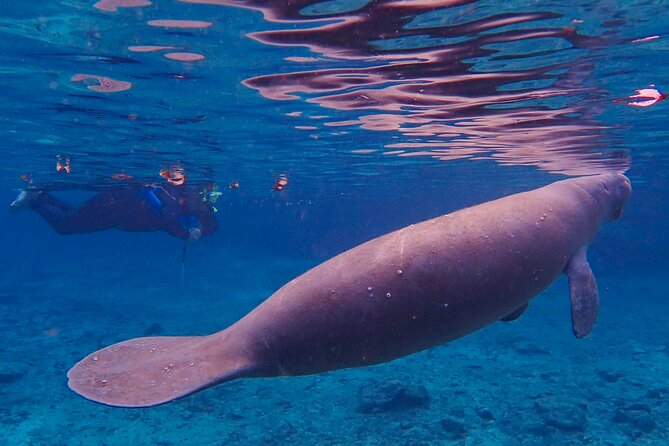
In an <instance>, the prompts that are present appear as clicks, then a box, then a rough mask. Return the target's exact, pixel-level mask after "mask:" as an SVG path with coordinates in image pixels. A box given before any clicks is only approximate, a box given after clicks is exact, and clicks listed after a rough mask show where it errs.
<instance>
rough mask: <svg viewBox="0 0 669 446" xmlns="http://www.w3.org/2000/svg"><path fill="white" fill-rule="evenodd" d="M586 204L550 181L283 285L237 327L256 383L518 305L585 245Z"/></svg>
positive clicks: (466, 324)
mask: <svg viewBox="0 0 669 446" xmlns="http://www.w3.org/2000/svg"><path fill="white" fill-rule="evenodd" d="M589 200H590V197H588V196H587V194H586V195H583V194H581V190H580V189H579V188H578V187H577V188H574V187H573V185H571V184H569V181H565V182H558V183H555V184H553V185H549V186H547V187H544V188H541V189H537V190H534V191H530V192H526V193H521V194H516V195H513V196H510V197H505V198H502V199H500V200H496V201H492V202H489V203H485V204H482V205H478V206H474V207H471V208H468V209H464V210H461V211H458V212H455V213H453V214H449V215H445V216H442V217H439V218H436V219H432V220H429V221H426V222H422V223H419V224H416V225H411V226H409V227H407V228H404V229H401V230H399V231H396V232H393V233H390V234H387V235H385V236H382V237H379V238H377V239H374V240H371V241H369V242H367V243H365V244H363V245H360V246H358V247H356V248H353V249H351V250H349V251H346V252H344V253H342V254H340V255H338V256H337V257H335V258H333V259H331V260H329V261H327V262H325V263H323V264H321V265H319V266H317V267H316V268H314V269H312V270H310V271H308V272H307V273H305V274H303V275H302V276H300V277H298V278H297V279H295V280H293V281H292V282H290V283H288V284H286V285H285V286H284V287H282V288H281V289H280V290H278V291H277V292H276V293H275V294H274V295H272V296H271V297H270V298H269V299H268V300H267V301H265V302H264V303H263V304H262V305H261V306H260V307H258V308H257V309H256V310H254V311H253V312H252V313H251V314H249V315H248V316H247V317H246V318H245V319H247V320H248V321H249V323H250V325H251V326H253V327H254V334H253V335H254V336H257V338H258V339H262V342H263V343H264V344H265V345H266V346H267V348H266V349H265V350H263V352H262V353H261V356H263V358H264V362H265V363H266V366H267V374H275V373H283V374H303V373H314V372H319V371H324V370H331V369H334V368H342V367H352V366H362V365H368V364H373V363H378V362H383V361H387V360H390V359H394V358H397V357H400V356H403V355H406V354H409V353H413V352H416V351H418V350H422V349H424V348H428V347H430V346H432V345H435V344H439V343H443V342H446V341H449V340H451V339H455V338H457V337H460V336H463V335H465V334H467V333H470V332H472V331H474V330H477V329H479V328H481V327H483V326H485V325H487V324H489V323H491V322H493V321H495V320H498V319H500V318H502V317H504V316H506V315H508V314H509V313H511V312H513V311H514V310H515V309H516V308H518V307H520V306H522V305H523V304H525V303H526V302H527V301H528V300H529V299H530V298H531V297H533V296H534V295H536V294H537V293H539V292H540V291H541V290H543V289H545V288H546V287H547V286H548V285H550V284H551V283H552V282H553V281H554V280H555V278H556V277H557V276H558V275H560V274H561V273H562V272H563V269H564V266H565V265H566V263H567V261H568V260H569V258H570V257H571V255H572V254H573V253H574V252H576V251H577V250H578V248H580V247H581V246H583V245H585V244H587V243H589V242H590V240H591V239H592V237H593V235H594V233H595V231H596V229H597V227H598V226H599V224H600V222H601V217H600V213H599V211H598V209H596V207H593V206H594V203H592V202H590V201H589Z"/></svg>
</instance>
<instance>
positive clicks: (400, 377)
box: [0, 0, 669, 445]
mask: <svg viewBox="0 0 669 446" xmlns="http://www.w3.org/2000/svg"><path fill="white" fill-rule="evenodd" d="M117 3H118V2H117ZM127 3H128V5H133V4H134V6H128V7H118V8H116V10H113V9H114V7H113V4H114V2H112V1H109V0H107V1H103V2H98V3H95V2H94V1H87V2H82V1H74V0H67V1H58V2H53V1H43V0H42V1H33V2H19V1H17V0H7V1H4V2H3V3H2V4H1V5H0V61H1V63H0V105H1V106H2V110H3V112H2V113H0V135H2V145H1V146H0V147H1V150H2V158H1V160H2V162H1V163H0V174H1V175H2V178H3V179H4V185H5V187H4V188H2V189H1V190H0V202H2V203H6V204H7V205H9V203H11V202H12V200H13V199H14V198H15V197H16V194H17V193H18V192H19V191H20V190H22V189H24V188H26V187H28V186H29V182H30V183H31V184H32V185H33V186H35V187H39V188H42V189H44V190H48V191H51V192H52V193H53V194H54V195H57V196H58V197H60V198H62V199H64V200H67V201H69V202H71V203H81V202H83V201H84V200H86V199H87V198H89V197H90V196H91V195H92V194H94V193H96V192H99V191H101V190H106V189H107V188H114V187H118V186H119V184H124V181H125V180H123V179H119V178H120V177H119V174H124V175H129V176H132V177H133V179H132V181H137V182H140V183H151V184H160V183H161V182H163V181H164V178H162V177H161V176H160V175H159V172H161V170H165V169H168V170H169V169H170V168H173V167H174V166H178V167H180V168H183V169H184V170H185V172H186V174H187V176H188V181H189V184H202V183H205V182H216V183H217V184H218V185H219V186H220V190H221V192H222V195H221V197H220V198H219V199H218V202H217V203H216V208H217V209H218V212H217V218H218V220H219V224H220V228H219V230H218V231H217V232H215V233H214V234H213V235H212V236H210V237H207V238H203V239H201V240H199V241H197V242H192V243H189V244H188V250H187V256H186V262H185V264H182V247H183V242H182V241H181V240H179V239H177V238H175V237H172V236H170V235H168V234H166V233H164V232H160V231H158V232H146V233H135V232H121V231H115V230H110V231H103V232H96V233H91V234H85V235H68V236H62V235H59V234H57V233H56V232H55V231H53V229H52V228H51V227H50V226H49V225H48V224H47V223H45V222H44V221H43V220H42V219H40V218H39V216H38V215H37V214H36V213H34V212H30V211H28V210H26V211H23V212H17V213H11V214H10V212H9V211H6V212H2V213H0V219H1V220H0V227H2V228H3V229H4V231H3V232H4V234H5V237H4V239H3V253H4V255H3V256H2V259H0V265H1V268H0V333H1V336H0V426H1V428H0V444H3V445H4V444H6V445H65V444H67V445H98V444H99V445H103V444H104V445H128V444H157V445H177V444H179V445H183V444H188V445H220V444H245V445H258V444H265V445H283V444H291V445H292V444H327V445H339V444H361V445H377V444H378V445H380V444H384V445H387V444H401V445H441V444H466V445H517V444H527V445H535V444H536V445H545V444H555V445H563V444H564V445H573V444H592V445H629V444H648V445H661V444H667V443H668V442H669V421H667V420H669V403H668V402H667V396H668V395H669V385H667V382H668V380H669V344H668V342H667V339H669V336H668V335H669V328H668V327H669V324H667V315H668V314H669V304H668V303H667V300H666V294H667V285H666V283H667V273H666V271H667V266H668V265H669V248H668V247H669V240H668V237H667V235H666V234H667V233H669V231H668V229H669V228H668V225H667V219H666V217H665V215H666V213H667V211H669V205H667V202H666V196H667V190H668V189H669V176H668V175H667V172H668V171H669V156H668V155H669V151H668V150H667V148H666V147H665V140H666V139H667V129H666V125H665V124H666V122H667V121H668V118H669V117H668V112H667V110H669V109H668V108H667V107H668V105H667V104H669V102H662V101H658V102H657V103H655V104H652V105H649V106H647V107H638V106H634V105H629V104H630V103H632V104H633V103H634V102H636V101H637V99H634V98H630V96H632V95H634V94H635V91H636V90H640V89H650V88H653V89H656V90H658V91H659V92H662V91H664V90H665V89H666V90H667V91H669V85H668V83H667V80H666V69H665V66H666V64H667V62H669V59H668V58H667V36H666V35H665V34H664V33H665V32H666V29H667V26H669V19H667V18H666V17H669V15H667V12H668V11H667V9H668V8H667V5H666V4H665V3H663V2H651V1H641V0H639V1H634V2H624V5H623V4H622V2H617V3H615V2H595V1H592V0H590V1H585V0H584V1H578V2H567V3H569V4H568V5H565V2H553V1H546V2H539V3H536V2H532V3H528V2H516V1H509V2H494V1H459V2H440V1H433V2H420V1H405V2H392V1H386V2H366V1H353V0H350V1H343V0H342V1H328V2H314V1H309V0H301V1H297V2H272V1H269V0H267V1H263V0H239V1H233V0H230V1H227V0H221V1H215V0H211V1H209V2H206V1H198V0H191V1H190V2H183V1H161V0H155V1H152V4H149V5H141V3H142V2H139V1H134V2H127ZM144 3H148V2H144ZM206 3H209V4H206ZM284 3H285V5H284ZM423 3H424V4H423ZM449 3H450V5H449ZM155 20H188V21H200V22H206V23H197V22H196V23H184V22H180V23H167V24H165V23H162V25H170V26H155V25H161V24H160V22H158V23H156V22H153V21H155ZM187 25H188V26H190V27H184V26H187ZM193 26H199V28H198V27H193ZM148 45H153V46H162V47H171V48H162V49H157V48H154V49H153V50H151V51H148V49H147V48H136V47H138V46H148ZM170 53H181V54H177V55H171V56H169V54H170ZM183 53H188V54H186V55H185V56H184V55H183ZM166 55H167V56H169V57H172V59H170V58H168V57H166ZM185 57H189V58H191V59H197V60H193V61H183V60H174V58H177V59H184V58H185ZM117 90H118V91H117ZM58 165H60V166H61V168H60V169H57V166H58ZM64 166H67V167H68V168H67V169H66V168H65V167H64ZM68 170H69V173H68V172H67V171H68ZM605 171H626V172H627V175H628V176H629V178H630V179H631V181H632V184H633V187H634V194H633V197H632V200H631V201H630V203H629V205H628V206H627V207H626V209H625V211H624V214H623V217H622V219H621V220H619V221H616V222H614V223H611V224H607V225H605V226H603V228H602V230H601V232H600V234H599V237H598V238H597V240H596V241H595V242H594V243H593V245H592V247H591V248H590V250H589V257H590V263H591V265H592V269H593V270H594V272H595V275H596V276H597V279H598V283H599V289H600V295H601V313H600V316H599V320H598V323H597V325H596V327H595V330H594V332H593V333H592V334H591V335H590V336H589V337H587V338H585V339H580V340H579V339H575V338H574V337H573V335H572V333H571V327H570V325H571V323H570V320H569V298H568V289H567V283H566V280H565V279H559V280H558V281H557V282H556V283H555V284H554V285H553V286H552V287H551V288H549V289H548V290H547V291H545V292H544V293H542V294H541V295H540V296H538V297H537V298H536V299H535V300H533V301H532V302H531V304H530V307H529V310H528V311H527V312H526V313H525V314H524V315H523V316H522V317H521V318H520V319H519V320H517V321H515V322H513V323H508V324H502V323H497V324H493V325H491V326H489V327H487V328H485V329H483V330H481V331H479V332H476V333H474V334H472V335H469V336H467V337H465V338H462V339H460V340H457V341H455V342H452V343H450V344H448V345H445V346H441V347H436V348H433V349H431V350H428V351H425V352H421V353H417V354H414V355H411V356H408V357H405V358H401V359H399V360H396V361H393V362H390V363H386V364H382V365H378V366H374V367H368V368H364V369H354V370H340V371H334V372H329V373H325V374H320V375H314V376H306V377H292V378H272V379H247V380H240V381H235V382H231V383H226V384H224V385H221V386H218V387H214V388H211V389H207V390H205V391H203V392H200V393H197V394H194V395H191V396H188V397H186V398H184V399H181V400H178V401H176V402H173V403H169V404H166V405H163V406H159V407H154V408H148V409H135V410H129V409H119V408H111V407H106V406H102V405H99V404H96V403H93V402H90V401H87V400H85V399H83V398H81V397H79V396H77V395H76V394H75V393H73V392H72V391H70V390H69V389H68V387H67V379H66V373H67V371H68V370H69V369H70V367H72V366H73V365H74V364H75V363H76V362H77V361H79V360H80V359H81V358H82V357H84V356H85V355H87V354H89V353H91V352H93V351H95V350H97V349H100V348H102V347H105V346H107V345H110V344H113V343H115V342H119V341H122V340H125V339H129V338H134V337H139V336H146V335H204V334H209V333H213V332H216V331H218V330H221V329H223V328H225V327H227V326H228V325H230V324H232V323H233V322H235V321H236V320H238V319H239V318H241V317H242V316H243V315H245V314H246V313H247V312H248V311H250V310H251V309H253V308H254V307H256V306H257V305H258V304H259V303H260V302H262V301H263V300H264V299H265V298H266V297H268V296H269V295H270V294H272V292H274V291H275V290H276V289H277V288H279V287H280V286H281V285H283V284H285V283H286V282H288V281H289V280H291V279H293V278H294V277H296V276H298V275H300V274H301V273H303V272H304V271H306V270H307V269H309V268H311V267H312V266H315V265H317V264H318V263H320V262H322V261H324V260H326V259H328V258H330V257H332V256H334V255H336V254H338V253H340V252H342V251H345V250H346V249H349V248H351V247H353V246H355V245H357V244H359V243H362V242H364V241H366V240H369V239H371V238H373V237H376V236H379V235H382V234H385V233H387V232H389V231H392V230H394V229H398V228H401V227H403V226H406V225H408V224H411V223H415V222H418V221H421V220H424V219H427V218H431V217H434V216H437V215H441V214H445V213H448V212H451V211H454V210H457V209H460V208H463V207H466V206H469V205H473V204H477V203H482V202H485V201H488V200H492V199H494V198H498V197H501V196H504V195H509V194H512V193H516V192H520V191H523V190H528V189H532V188H535V187H538V186H541V185H544V184H547V183H549V182H551V181H555V180H558V179H563V178H565V177H566V176H578V175H587V174H593V173H600V172H605ZM281 175H286V176H287V178H288V184H287V185H286V187H285V188H284V189H283V190H281V191H275V190H272V189H273V185H274V184H275V183H276V181H277V179H278V178H279V177H280V176H281ZM231 182H239V186H240V187H239V188H238V189H232V188H229V187H228V185H229V184H230V183H231ZM182 266H184V269H183V284H182V283H181V280H182ZM388 389H391V390H388ZM392 389H395V390H397V389H399V391H400V393H401V392H404V393H405V394H408V395H410V396H413V397H414V398H413V399H411V398H409V399H408V400H407V399H405V400H401V398H400V400H399V401H395V402H391V403H389V404H386V405H383V404H381V403H382V402H383V399H384V397H387V394H388V393H389V392H390V393H392ZM370 400H371V402H372V403H373V404H377V405H376V406H373V410H366V409H365V407H368V405H369V403H370ZM403 401H404V402H403ZM407 401H409V402H407ZM412 401H413V402H412Z"/></svg>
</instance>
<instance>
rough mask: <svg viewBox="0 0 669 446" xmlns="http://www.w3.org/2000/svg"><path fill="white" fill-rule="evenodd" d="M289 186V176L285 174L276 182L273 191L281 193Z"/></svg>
mask: <svg viewBox="0 0 669 446" xmlns="http://www.w3.org/2000/svg"><path fill="white" fill-rule="evenodd" d="M287 185H288V176H287V175H286V174H285V173H282V174H281V175H279V177H278V178H277V179H276V181H275V182H274V186H272V190H273V191H275V192H279V191H282V190H283V189H284V188H285V187H286V186H287Z"/></svg>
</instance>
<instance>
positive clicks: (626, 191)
mask: <svg viewBox="0 0 669 446" xmlns="http://www.w3.org/2000/svg"><path fill="white" fill-rule="evenodd" d="M604 184H605V186H604V187H607V188H608V189H609V200H610V201H609V203H610V212H609V215H608V216H607V217H608V218H609V219H610V220H617V219H619V218H620V215H621V214H622V212H623V208H624V207H625V205H626V204H627V202H628V201H629V199H630V196H631V195H632V183H631V182H630V180H629V178H627V177H626V176H625V175H623V174H622V173H612V174H608V175H606V179H605V180H604Z"/></svg>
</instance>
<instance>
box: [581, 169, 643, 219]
mask: <svg viewBox="0 0 669 446" xmlns="http://www.w3.org/2000/svg"><path fill="white" fill-rule="evenodd" d="M574 184H576V185H577V186H579V187H580V188H582V189H583V190H585V191H586V192H587V193H588V194H589V195H590V196H591V197H592V198H593V199H595V200H596V201H597V203H599V207H600V209H601V212H602V214H603V217H604V218H605V219H607V220H617V219H618V218H620V215H621V214H622V211H623V208H624V207H625V204H627V201H628V200H629V198H630V195H632V184H631V183H630V180H628V179H627V177H626V176H625V175H623V174H622V173H606V174H601V175H593V176H589V177H582V178H578V179H576V180H575V181H574Z"/></svg>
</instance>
